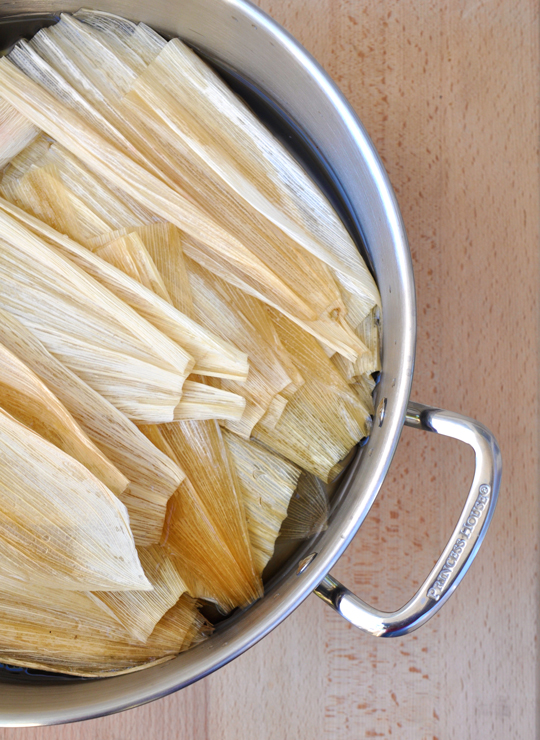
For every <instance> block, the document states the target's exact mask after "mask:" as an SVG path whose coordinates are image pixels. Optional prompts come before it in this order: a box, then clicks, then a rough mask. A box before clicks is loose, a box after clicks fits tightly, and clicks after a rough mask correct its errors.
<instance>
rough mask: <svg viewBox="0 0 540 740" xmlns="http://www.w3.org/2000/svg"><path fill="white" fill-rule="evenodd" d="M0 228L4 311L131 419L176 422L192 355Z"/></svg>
mask: <svg viewBox="0 0 540 740" xmlns="http://www.w3.org/2000/svg"><path fill="white" fill-rule="evenodd" d="M10 207H11V208H13V206H10ZM27 218H30V217H29V216H27ZM0 222H1V225H2V236H3V241H2V248H1V251H0V255H1V265H2V267H1V270H2V281H1V286H2V291H1V304H2V306H3V308H4V309H6V310H9V311H10V312H11V313H14V314H15V315H17V316H18V317H19V318H20V320H21V321H22V322H23V323H25V324H26V325H27V326H28V327H29V328H31V329H32V331H35V332H37V333H38V335H39V336H40V338H41V339H42V341H44V343H45V344H48V345H49V347H50V348H51V350H52V351H53V352H54V353H56V354H57V355H58V356H59V357H60V358H61V359H62V360H63V361H64V362H65V363H66V364H68V366H70V367H71V368H72V369H73V370H74V371H75V372H77V373H80V374H81V376H82V377H83V378H84V379H85V380H87V382H89V384H90V385H93V387H95V389H96V390H98V391H99V392H101V393H102V394H103V395H104V396H105V397H109V398H110V400H111V401H112V402H113V403H115V404H116V405H118V407H119V408H121V409H122V410H125V411H126V413H128V414H129V415H131V416H133V417H134V418H139V419H143V420H147V421H158V420H159V417H161V418H162V419H163V418H167V417H169V418H172V409H173V408H174V406H176V405H178V402H179V400H180V395H181V390H182V384H183V381H184V379H185V376H186V375H187V374H188V373H189V371H190V370H191V367H192V366H193V360H192V359H191V357H190V355H188V353H187V352H185V351H184V350H183V349H181V348H180V347H179V346H178V345H176V344H175V343H174V342H172V341H171V340H170V339H168V338H167V337H166V336H164V335H163V334H161V333H160V332H159V331H157V330H156V329H155V327H153V326H152V325H151V324H149V323H148V322H146V321H144V320H143V319H142V318H141V317H140V316H138V315H137V314H136V313H135V312H134V311H133V310H132V309H131V308H130V307H129V306H127V305H126V304H124V303H123V302H122V301H121V300H119V299H118V298H117V297H116V296H115V295H113V294H112V293H111V292H110V291H108V290H106V289H105V288H104V287H103V286H102V285H100V284H99V283H98V282H97V281H95V280H94V279H93V278H92V277H91V276H89V275H87V274H86V273H85V272H83V271H82V270H81V269H80V268H78V267H77V266H76V265H74V264H72V263H71V262H70V261H68V260H67V259H65V258H64V257H62V256H61V255H59V254H57V253H56V252H55V251H54V250H53V249H52V248H51V247H49V246H48V245H47V244H46V242H44V241H43V239H41V238H40V237H39V236H37V235H36V234H34V233H32V232H31V231H29V230H28V229H27V228H26V227H25V226H23V225H22V224H21V223H19V222H18V221H17V220H16V219H14V218H12V217H11V216H9V215H8V214H7V213H6V212H1V213H0ZM4 240H5V241H4ZM71 243H74V242H71ZM80 249H82V250H83V251H85V250H84V249H83V248H82V247H81V248H80ZM88 254H91V253H90V252H88ZM150 400H151V402H150V403H149V401H150Z"/></svg>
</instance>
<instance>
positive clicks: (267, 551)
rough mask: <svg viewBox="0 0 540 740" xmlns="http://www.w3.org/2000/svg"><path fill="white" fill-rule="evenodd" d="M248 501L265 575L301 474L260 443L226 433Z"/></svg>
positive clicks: (257, 559) (256, 551)
mask: <svg viewBox="0 0 540 740" xmlns="http://www.w3.org/2000/svg"><path fill="white" fill-rule="evenodd" d="M223 436H224V439H225V441H226V443H227V447H228V449H229V452H230V453H231V456H232V460H233V463H234V466H235V468H236V472H237V474H238V480H239V482H240V487H241V490H242V495H243V497H244V505H245V507H246V519H247V525H248V531H249V538H250V541H251V546H252V549H253V558H254V562H255V567H256V568H257V572H258V573H261V574H262V572H263V570H264V568H265V566H266V564H267V563H268V561H269V560H270V558H271V557H272V555H273V553H274V545H275V542H276V539H277V537H278V534H279V530H280V528H281V524H282V522H283V520H284V519H285V517H286V516H287V508H288V506H289V501H290V499H291V496H292V495H293V493H294V490H295V488H296V486H297V483H298V480H299V478H300V474H301V472H302V471H301V470H300V468H298V467H297V466H296V465H293V464H292V463H290V462H289V461H288V460H285V459H284V458H283V457H280V456H279V455H275V454H274V453H272V452H270V451H269V450H267V449H265V448H264V447H261V446H260V445H258V444H257V443H256V442H246V441H244V440H243V439H240V437H238V436H237V435H236V434H232V433H231V432H228V431H224V432H223Z"/></svg>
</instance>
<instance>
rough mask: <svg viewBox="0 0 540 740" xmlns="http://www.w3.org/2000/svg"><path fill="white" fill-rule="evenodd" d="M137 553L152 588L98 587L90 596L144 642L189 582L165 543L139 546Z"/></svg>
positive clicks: (130, 634)
mask: <svg viewBox="0 0 540 740" xmlns="http://www.w3.org/2000/svg"><path fill="white" fill-rule="evenodd" d="M138 553H139V559H140V561H141V565H142V567H143V569H144V573H145V575H146V577H147V578H148V580H149V581H150V583H151V584H152V587H153V589H152V591H118V592H115V591H99V592H94V593H91V594H89V596H90V598H91V599H92V600H93V601H94V602H95V603H96V604H97V605H98V606H99V607H100V608H102V609H104V610H105V611H106V612H108V613H112V614H113V615H114V616H115V618H116V619H117V620H118V621H119V622H120V624H122V626H123V627H124V628H125V630H126V632H127V634H128V636H129V638H130V639H131V640H137V641H139V642H142V643H145V642H146V641H147V640H148V638H149V637H150V635H151V633H152V632H153V630H154V628H155V626H156V624H157V623H158V622H159V620H160V619H161V618H162V617H163V615H164V614H165V613H166V612H167V611H169V609H172V607H173V606H174V605H175V604H176V602H177V601H178V599H179V598H180V596H182V594H183V593H184V592H185V591H186V585H185V583H184V582H183V581H182V579H181V578H180V575H179V573H178V570H177V568H176V567H175V564H174V562H173V561H172V560H171V558H170V557H168V555H167V553H166V551H165V550H164V549H163V548H162V547H159V546H157V545H154V546H152V547H145V548H139V549H138Z"/></svg>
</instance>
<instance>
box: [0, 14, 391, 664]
mask: <svg viewBox="0 0 540 740" xmlns="http://www.w3.org/2000/svg"><path fill="white" fill-rule="evenodd" d="M0 167H1V168H3V175H2V179H1V182H0V195H1V197H0V363H1V367H2V372H1V374H0V565H1V566H2V567H1V573H2V576H1V577H0V661H4V662H7V663H11V664H16V665H25V666H30V667H33V668H40V669H46V670H53V671H61V672H64V673H72V674H76V675H83V676H104V675H113V674H115V673H120V672H126V671H130V670H137V669H138V668H141V667H144V666H147V665H153V664H155V663H156V662H160V661H163V660H168V659H170V658H171V657H173V656H175V655H177V654H178V653H179V652H180V651H182V650H185V649H187V648H188V647H190V646H191V645H192V644H194V643H197V642H198V641H200V640H201V639H203V638H204V637H205V636H206V635H207V634H209V632H210V630H211V626H210V625H209V624H208V622H207V621H206V620H205V619H204V618H203V617H202V616H201V615H200V613H199V611H198V607H199V606H200V604H201V601H202V600H206V601H210V602H213V603H214V604H215V605H216V606H217V607H218V609H220V610H221V611H222V612H223V613H228V612H229V611H231V610H232V609H234V608H236V607H243V606H246V605H248V604H249V603H251V602H253V601H254V600H256V599H257V598H259V597H260V596H261V595H262V593H263V588H262V581H261V575H262V572H263V570H264V568H265V566H266V564H267V563H268V561H269V559H270V558H271V556H272V553H273V551H274V544H275V541H276V538H277V536H278V534H279V531H280V528H281V524H282V522H283V521H284V519H285V518H286V516H287V510H288V508H289V503H290V501H291V497H293V494H294V497H293V502H296V508H295V509H294V512H295V513H294V516H293V517H291V520H290V522H289V527H288V529H289V534H290V536H309V535H311V534H313V531H314V528H316V527H319V526H322V525H323V524H324V515H325V500H324V490H323V488H322V484H321V481H322V482H324V483H328V482H330V481H332V480H333V479H334V478H335V476H336V475H337V474H338V473H339V472H340V471H341V469H342V467H343V460H344V458H345V457H346V456H347V454H348V453H349V451H350V450H351V448H352V447H354V445H355V444H356V443H357V442H358V441H359V440H360V439H362V438H363V437H365V436H366V435H367V434H368V433H369V424H370V417H371V414H372V413H373V409H372V400H371V392H372V390H373V386H374V380H373V373H375V372H376V371H378V370H379V369H380V366H379V332H380V324H379V305H380V299H379V295H378V292H377V288H376V285H375V283H374V281H373V278H372V277H371V275H370V273H369V271H368V270H367V268H366V266H365V264H364V262H363V261H362V259H361V257H360V255H359V253H358V251H357V249H356V247H355V245H354V243H353V242H352V240H351V238H350V236H349V234H348V233H347V231H346V229H345V228H344V226H343V224H342V223H341V221H340V220H339V218H338V217H337V215H336V214H335V212H334V211H333V209H332V207H331V206H330V205H329V203H328V201H327V200H326V198H325V197H324V195H323V194H322V193H321V191H320V190H319V189H318V188H317V186H316V185H315V184H314V183H313V182H312V181H311V180H310V178H309V177H308V176H307V175H306V174H305V172H304V171H303V170H302V168H301V167H300V166H299V165H298V164H297V162H296V161H295V160H294V159H293V158H292V157H291V156H290V154H288V153H287V151H286V150H285V149H284V148H283V147H282V146H281V144H280V143H279V142H278V141H277V140H276V139H275V138H274V137H273V136H272V135H271V134H270V133H269V132H268V131H267V130H266V129H265V128H264V127H263V126H262V125H261V123H260V122H259V121H258V120H257V118H255V116H254V115H253V114H252V113H251V111H250V110H249V109H248V108H247V107H246V106H245V105H244V104H243V103H242V102H241V101H240V100H239V99H238V98H237V97H236V96H235V95H234V94H233V93H232V92H231V91H230V90H229V89H228V88H227V87H226V85H225V84H224V83H223V82H222V81H221V79H220V78H219V77H217V76H216V74H215V73H214V72H213V71H212V70H211V69H210V68H209V67H208V66H207V65H206V64H205V63H204V62H202V61H201V59H200V58H199V57H198V56H197V55H196V54H195V53H194V52H192V51H191V50H190V49H189V48H188V47H187V46H185V45H184V44H183V43H182V42H181V41H179V40H178V39H173V40H172V41H169V42H166V41H165V40H164V39H163V38H161V37H160V36H159V35H158V34H156V33H155V32H154V31H153V30H151V29H150V28H148V27H147V26H145V25H144V24H142V23H139V24H135V23H132V22H130V21H128V20H125V19H122V18H118V17H116V16H112V15H109V14H106V13H101V12H93V11H86V10H85V11H79V12H78V13H76V14H75V15H74V16H70V15H66V14H64V15H62V16H61V19H60V21H59V22H58V23H57V24H56V25H54V26H51V27H50V28H46V29H43V30H41V31H39V33H37V34H36V36H34V37H33V38H32V39H31V40H30V41H20V42H19V43H17V45H16V46H15V47H14V48H13V50H12V51H11V52H10V53H9V54H8V56H7V57H4V58H2V59H0ZM302 507H303V508H302ZM292 508H294V507H292ZM291 510H292V509H291ZM303 512H304V513H303ZM291 533H292V534H291Z"/></svg>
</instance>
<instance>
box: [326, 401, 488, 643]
mask: <svg viewBox="0 0 540 740" xmlns="http://www.w3.org/2000/svg"><path fill="white" fill-rule="evenodd" d="M405 424H406V425H407V426H410V427H414V428H415V429H421V430H423V431H427V432H435V433H436V434H443V435H444V436H446V437H453V438H454V439H459V440H461V441H462V442H465V443H466V444H468V445H470V446H471V447H472V448H473V450H474V452H475V459H476V465H475V471H474V478H473V482H472V486H471V490H470V492H469V495H468V497H467V501H466V502H465V508H464V509H463V512H462V514H461V516H460V518H459V521H458V523H457V526H456V528H455V529H454V531H453V533H452V536H451V538H450V541H449V542H448V544H447V545H446V548H445V549H444V551H443V553H442V555H441V557H440V558H439V560H438V561H437V563H436V565H435V567H434V568H433V570H432V571H431V573H430V574H429V576H428V577H427V579H426V581H425V582H424V584H423V585H422V586H421V588H420V590H419V591H418V593H417V594H416V595H415V596H414V597H413V598H412V599H411V600H410V601H409V602H408V603H407V604H405V606H404V607H403V608H402V609H399V610H398V611H396V612H381V611H379V610H378V609H374V608H373V607H371V606H369V605H368V604H366V603H364V602H363V601H362V600H361V599H359V598H358V597H357V596H355V595H354V594H353V593H351V592H350V591H349V590H348V589H346V588H345V586H342V585H341V583H339V581H336V579H335V578H332V576H331V575H327V576H326V577H325V578H324V580H323V581H322V583H320V584H319V586H318V587H317V588H316V589H315V593H316V594H317V596H320V598H321V599H323V601H326V603H327V604H329V605H330V606H332V607H333V608H334V609H335V610H336V611H337V612H338V613H339V614H341V616H342V617H345V619H347V620H348V621H349V622H351V623H352V624H354V625H355V626H356V627H358V628H359V629H361V630H362V631H363V632H368V633H370V634H371V635H375V636H376V637H399V636H401V635H405V634H407V633H408V632H412V631H413V630H415V629H417V628H418V627H420V626H421V625H422V624H424V622H427V620H428V619H430V618H431V617H432V616H433V615H434V614H435V613H436V612H438V611H439V609H440V608H441V607H442V605H443V604H444V603H445V601H447V599H448V598H449V597H450V595H451V594H452V593H453V591H454V590H455V588H456V587H457V585H458V584H459V582H460V581H461V579H462V578H463V576H464V575H465V573H466V572H467V570H468V568H469V566H470V565H471V563H472V561H473V559H474V557H475V555H476V553H477V552H478V549H479V547H480V545H481V544H482V540H483V539H484V537H485V535H486V532H487V529H488V526H489V523H490V521H491V517H492V516H493V511H494V509H495V504H496V503H497V496H498V493H499V486H500V480H501V467H502V464H501V453H500V450H499V447H498V445H497V442H496V440H495V437H494V436H493V435H492V434H491V432H490V431H489V430H488V429H486V427H484V426H483V425H482V424H480V423H479V422H477V421H474V420H473V419H469V418H467V417H466V416H461V415H460V414H455V413H453V412H451V411H442V410H441V409H435V408H431V407H430V406H423V405H422V404H420V403H413V402H410V403H409V405H408V407H407V415H406V418H405Z"/></svg>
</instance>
